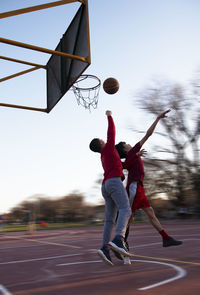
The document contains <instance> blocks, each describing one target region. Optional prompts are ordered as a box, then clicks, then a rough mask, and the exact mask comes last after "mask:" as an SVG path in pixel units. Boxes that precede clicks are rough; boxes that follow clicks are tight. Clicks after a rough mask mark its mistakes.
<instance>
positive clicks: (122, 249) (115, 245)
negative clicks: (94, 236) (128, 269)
mask: <svg viewBox="0 0 200 295" xmlns="http://www.w3.org/2000/svg"><path fill="white" fill-rule="evenodd" d="M108 244H109V245H110V247H111V248H112V249H114V250H115V251H117V252H118V253H119V254H122V255H123V256H129V257H131V256H133V254H131V253H129V252H128V249H127V248H126V245H125V242H124V238H123V237H121V236H116V237H115V238H114V239H113V240H112V241H111V242H109V243H108Z"/></svg>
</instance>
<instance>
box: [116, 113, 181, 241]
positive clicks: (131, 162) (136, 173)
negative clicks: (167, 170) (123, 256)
mask: <svg viewBox="0 0 200 295" xmlns="http://www.w3.org/2000/svg"><path fill="white" fill-rule="evenodd" d="M169 111H170V110H167V111H165V112H163V113H162V114H160V115H159V116H158V117H157V118H156V120H155V121H154V123H153V124H152V125H151V127H150V128H149V129H148V130H147V132H146V134H145V136H144V137H143V138H142V139H141V140H140V141H139V142H138V143H137V144H136V145H135V146H134V147H132V146H131V145H130V144H126V143H125V142H120V143H118V144H117V145H116V149H117V151H118V153H119V155H120V158H121V159H123V158H125V161H124V162H123V168H124V169H127V170H128V179H127V186H126V189H127V192H128V195H129V200H130V205H131V208H132V216H133V215H134V213H135V211H136V210H137V209H142V210H144V212H145V213H146V214H147V216H148V218H149V221H150V222H151V224H152V225H153V226H154V228H155V229H156V230H157V231H158V232H159V234H160V235H161V236H162V239H163V247H169V246H178V245H181V244H182V242H181V241H177V240H175V239H173V238H172V237H170V236H169V235H168V234H167V232H166V231H165V230H164V229H163V227H162V225H161V224H160V222H159V220H158V219H157V217H156V215H155V213H154V210H153V208H152V207H151V204H150V203H149V201H148V199H147V197H146V195H145V189H144V187H143V180H144V175H145V173H144V166H143V162H142V159H141V157H137V159H135V156H136V154H137V153H138V152H139V151H140V149H141V147H142V146H143V144H144V143H145V142H146V141H147V139H148V138H149V137H150V136H151V135H152V133H153V132H154V129H155V127H156V125H157V124H158V122H159V121H160V119H162V118H165V117H166V114H167V113H168V112H169ZM131 219H132V218H131ZM131 219H130V221H131ZM128 235H129V226H128V228H127V231H126V235H125V242H126V246H127V247H128V244H127V238H128Z"/></svg>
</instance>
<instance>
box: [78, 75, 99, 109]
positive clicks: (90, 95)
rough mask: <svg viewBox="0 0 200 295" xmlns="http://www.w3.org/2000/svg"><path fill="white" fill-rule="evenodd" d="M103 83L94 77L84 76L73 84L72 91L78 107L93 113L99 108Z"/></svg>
mask: <svg viewBox="0 0 200 295" xmlns="http://www.w3.org/2000/svg"><path fill="white" fill-rule="evenodd" d="M100 85H101V81H100V79H99V78H97V77H96V76H94V75H82V76H80V77H79V78H78V80H77V81H76V82H75V83H74V84H73V86H72V90H73V92H74V94H75V96H76V100H77V103H78V105H82V106H83V107H84V108H85V109H88V110H89V111H91V107H92V108H93V109H96V108H97V105H98V99H99V90H100Z"/></svg>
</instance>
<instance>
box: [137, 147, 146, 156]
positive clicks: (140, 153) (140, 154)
mask: <svg viewBox="0 0 200 295" xmlns="http://www.w3.org/2000/svg"><path fill="white" fill-rule="evenodd" d="M146 153H147V151H146V150H145V149H142V150H140V151H139V152H137V153H136V155H137V156H138V157H145V156H146Z"/></svg>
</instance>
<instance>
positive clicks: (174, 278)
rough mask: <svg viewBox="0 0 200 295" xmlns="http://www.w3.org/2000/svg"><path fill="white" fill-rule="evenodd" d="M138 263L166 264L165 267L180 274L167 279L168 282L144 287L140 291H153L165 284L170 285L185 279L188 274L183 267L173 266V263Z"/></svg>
mask: <svg viewBox="0 0 200 295" xmlns="http://www.w3.org/2000/svg"><path fill="white" fill-rule="evenodd" d="M136 261H138V262H147V263H155V264H164V265H167V266H169V267H172V268H174V269H175V270H176V271H177V272H178V274H177V275H176V276H174V277H172V278H170V279H167V280H164V281H161V282H158V283H155V284H152V285H149V286H146V287H143V288H139V289H138V290H148V289H152V288H155V287H158V286H161V285H164V284H168V283H171V282H173V281H175V280H179V279H181V278H183V277H185V276H186V274H187V272H186V270H184V269H183V268H182V267H179V266H177V265H173V264H171V263H164V262H158V261H149V260H136Z"/></svg>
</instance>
